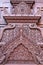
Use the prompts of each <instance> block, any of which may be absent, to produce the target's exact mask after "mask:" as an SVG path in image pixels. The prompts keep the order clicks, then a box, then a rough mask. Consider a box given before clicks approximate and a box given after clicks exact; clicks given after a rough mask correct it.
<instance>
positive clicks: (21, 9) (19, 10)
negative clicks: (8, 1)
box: [13, 2, 31, 15]
mask: <svg viewBox="0 0 43 65" xmlns="http://www.w3.org/2000/svg"><path fill="white" fill-rule="evenodd" d="M30 12H31V10H30V7H29V6H28V4H26V3H25V2H21V3H20V4H18V5H17V6H16V7H15V8H14V11H13V14H14V13H15V14H19V15H28V14H30Z"/></svg>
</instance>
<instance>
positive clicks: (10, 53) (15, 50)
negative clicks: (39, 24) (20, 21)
mask: <svg viewBox="0 0 43 65" xmlns="http://www.w3.org/2000/svg"><path fill="white" fill-rule="evenodd" d="M3 30H4V31H3V34H2V37H1V42H6V43H7V44H5V45H4V46H3V47H2V51H1V53H2V54H3V55H1V54H0V55H1V58H0V60H1V61H0V63H2V62H4V63H31V62H32V63H38V64H39V63H42V62H41V61H42V60H43V59H42V58H41V55H42V53H41V48H40V46H38V45H37V42H41V41H42V37H41V32H40V30H39V29H38V28H35V29H34V28H33V29H31V28H30V27H29V25H25V26H24V25H22V26H16V27H14V26H13V27H9V28H7V27H6V28H4V29H3ZM36 34H37V35H36ZM39 36H40V37H39ZM38 37H39V38H38ZM0 50H1V49H0ZM26 52H27V53H26ZM40 53H41V54H40ZM22 54H23V57H22ZM29 54H30V55H29ZM2 56H3V58H2ZM19 57H20V58H19ZM29 57H30V59H29ZM4 60H5V61H4ZM19 60H20V61H19Z"/></svg>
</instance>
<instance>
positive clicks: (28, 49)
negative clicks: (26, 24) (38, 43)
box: [4, 37, 39, 63]
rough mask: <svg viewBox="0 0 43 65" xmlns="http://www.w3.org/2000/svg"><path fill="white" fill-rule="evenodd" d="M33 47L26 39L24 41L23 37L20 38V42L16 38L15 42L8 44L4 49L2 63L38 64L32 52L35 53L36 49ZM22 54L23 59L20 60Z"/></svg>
mask: <svg viewBox="0 0 43 65" xmlns="http://www.w3.org/2000/svg"><path fill="white" fill-rule="evenodd" d="M34 46H35V45H34ZM34 46H33V43H32V42H31V41H29V40H28V39H26V38H24V37H23V38H22V41H21V40H20V38H17V39H16V40H15V41H13V42H12V43H10V44H9V45H8V46H7V47H6V51H5V54H6V59H5V61H4V63H20V62H21V63H26V62H27V63H29V62H32V63H39V62H38V61H37V57H36V55H35V53H34V52H36V51H35V49H36V47H34ZM20 50H21V51H20ZM16 53H17V54H16ZM26 53H27V54H26ZM22 54H24V56H23V58H22ZM25 54H26V55H25ZM29 54H30V55H29ZM16 55H17V56H16ZM19 57H20V58H19ZM26 57H27V58H26ZM29 57H30V58H29ZM8 59H9V60H8ZM29 59H30V60H29ZM19 60H20V62H19Z"/></svg>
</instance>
